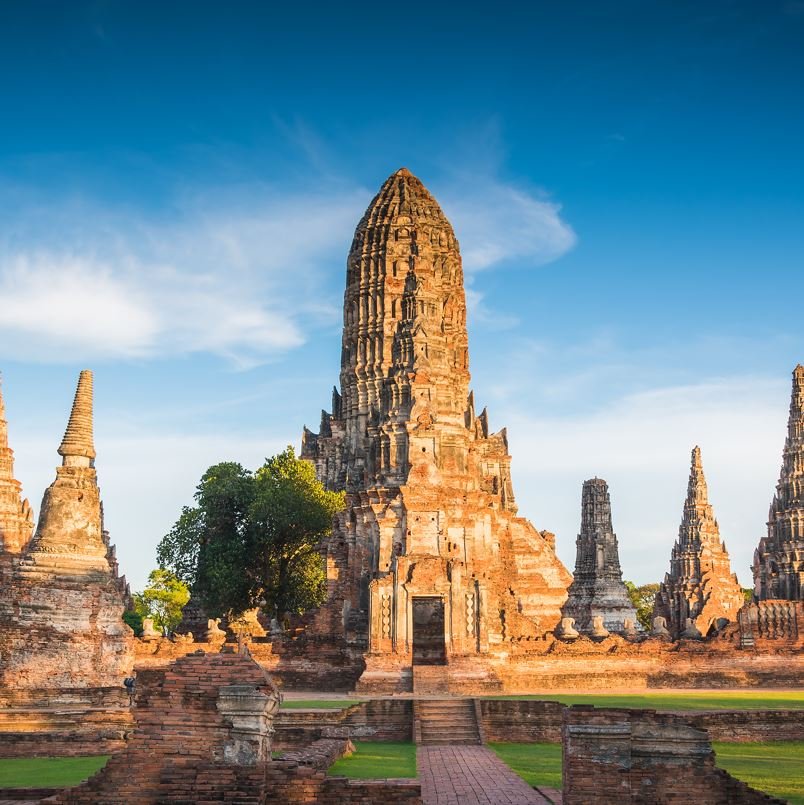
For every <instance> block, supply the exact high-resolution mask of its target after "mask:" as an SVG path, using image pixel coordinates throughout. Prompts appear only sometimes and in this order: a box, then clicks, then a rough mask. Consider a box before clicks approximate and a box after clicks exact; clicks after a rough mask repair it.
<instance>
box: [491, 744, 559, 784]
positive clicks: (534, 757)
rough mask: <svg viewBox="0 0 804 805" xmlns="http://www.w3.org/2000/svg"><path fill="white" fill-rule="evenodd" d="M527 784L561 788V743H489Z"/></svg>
mask: <svg viewBox="0 0 804 805" xmlns="http://www.w3.org/2000/svg"><path fill="white" fill-rule="evenodd" d="M489 748H490V749H493V750H494V751H495V752H496V753H497V755H498V756H499V758H500V760H502V761H503V762H504V763H506V764H507V765H509V766H510V767H511V768H512V769H513V770H514V771H515V772H516V773H517V774H518V775H519V776H520V777H521V778H522V779H523V780H524V781H525V782H526V783H527V784H528V785H530V786H546V787H547V788H557V789H559V790H561V744H515V743H490V744H489Z"/></svg>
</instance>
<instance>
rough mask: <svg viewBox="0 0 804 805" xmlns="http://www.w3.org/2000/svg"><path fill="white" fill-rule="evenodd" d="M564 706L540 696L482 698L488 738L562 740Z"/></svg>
mask: <svg viewBox="0 0 804 805" xmlns="http://www.w3.org/2000/svg"><path fill="white" fill-rule="evenodd" d="M563 713H564V705H563V704H559V703H558V702H550V701H540V700H538V699H523V700H520V701H517V700H515V699H481V700H480V715H481V719H482V725H483V730H484V732H485V735H486V740H487V741H517V742H522V743H559V742H560V741H561V722H562V718H563Z"/></svg>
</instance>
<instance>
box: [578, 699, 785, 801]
mask: <svg viewBox="0 0 804 805" xmlns="http://www.w3.org/2000/svg"><path fill="white" fill-rule="evenodd" d="M562 743H563V745H562V755H563V778H564V780H563V782H564V785H563V800H562V801H563V803H564V805H610V803H612V802H616V803H618V804H619V805H628V803H633V805H648V803H650V805H673V803H682V802H683V803H688V802H689V803H694V802H700V803H707V805H784V801H783V800H780V799H775V798H774V797H771V796H768V795H767V794H764V793H762V792H761V791H757V790H755V789H753V788H751V787H750V786H748V785H746V784H745V783H743V782H740V781H739V780H736V779H735V778H733V777H732V776H731V775H729V774H728V773H727V772H725V771H723V770H722V769H718V768H716V767H715V755H714V752H713V751H712V745H711V743H710V740H709V736H708V735H707V733H706V732H705V731H704V730H701V729H698V728H696V727H693V726H691V725H690V724H688V723H687V722H685V721H684V720H683V718H682V717H681V716H678V715H672V714H667V713H661V714H660V713H656V712H654V711H651V710H614V709H611V710H609V709H606V710H597V709H595V708H593V707H588V706H575V707H569V708H567V709H566V710H565V713H564V721H563V724H562Z"/></svg>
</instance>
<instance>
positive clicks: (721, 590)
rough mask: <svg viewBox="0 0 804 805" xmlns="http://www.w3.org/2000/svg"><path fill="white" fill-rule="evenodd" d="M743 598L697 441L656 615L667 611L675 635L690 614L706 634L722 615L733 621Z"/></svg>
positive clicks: (658, 597)
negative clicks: (722, 538)
mask: <svg viewBox="0 0 804 805" xmlns="http://www.w3.org/2000/svg"><path fill="white" fill-rule="evenodd" d="M744 603H745V599H744V597H743V591H742V588H741V587H740V583H739V582H738V581H737V576H736V575H735V574H734V573H732V572H731V563H730V562H729V554H728V551H727V550H726V544H725V543H724V542H722V541H721V539H720V528H719V527H718V524H717V520H716V519H715V516H714V513H713V510H712V506H711V504H710V503H709V493H708V490H707V486H706V478H705V477H704V471H703V463H702V461H701V449H700V447H695V448H694V449H693V451H692V462H691V467H690V478H689V483H688V484H687V499H686V500H685V502H684V514H683V517H682V520H681V526H680V527H679V529H678V539H677V540H676V542H675V545H673V552H672V554H671V556H670V572H669V573H666V574H665V577H664V581H663V582H662V584H661V586H660V588H659V592H658V593H657V594H656V602H655V605H654V615H661V616H662V617H664V619H665V620H666V622H667V626H668V628H669V630H670V633H671V634H672V635H673V636H674V637H678V636H679V635H681V634H682V632H684V630H685V629H686V627H687V619H690V620H692V622H693V625H694V627H695V629H697V630H698V631H699V632H700V633H701V634H702V635H704V636H705V635H706V634H707V632H708V631H709V628H710V626H712V624H713V623H716V622H717V621H718V620H727V621H735V620H736V618H737V612H738V610H739V609H740V607H741V606H742V605H743V604H744Z"/></svg>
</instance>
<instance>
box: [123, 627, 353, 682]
mask: <svg viewBox="0 0 804 805" xmlns="http://www.w3.org/2000/svg"><path fill="white" fill-rule="evenodd" d="M219 650H220V646H219V645H215V644H210V643H207V642H206V641H204V640H199V641H197V642H192V643H190V642H184V641H178V642H176V641H173V640H168V639H167V638H162V639H159V640H151V641H144V640H137V641H136V642H135V646H134V663H135V666H136V668H137V669H138V670H139V669H147V668H164V667H166V666H167V665H169V664H170V663H171V662H174V661H175V660H177V659H179V658H180V657H184V656H185V655H187V654H191V653H193V652H196V651H205V652H207V653H209V654H216V653H217V652H218V651H219ZM249 651H250V652H251V656H252V657H253V658H254V659H255V660H256V661H257V662H258V663H259V664H260V665H261V666H262V667H263V668H265V670H266V671H268V672H269V673H270V674H271V678H272V679H273V680H274V682H275V683H276V684H277V685H278V686H279V687H280V688H287V689H289V690H293V689H298V690H329V691H333V692H335V691H339V692H348V691H351V690H354V688H355V684H356V682H357V679H358V677H359V676H360V674H361V673H362V672H363V668H364V667H365V662H364V661H363V658H362V655H361V654H360V652H359V651H356V650H352V649H350V648H348V647H346V646H345V645H343V644H342V643H340V642H338V641H337V640H334V641H324V640H321V639H316V638H300V639H298V640H292V639H282V640H275V641H271V640H269V639H267V638H266V639H256V640H253V641H252V642H250V643H249Z"/></svg>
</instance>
